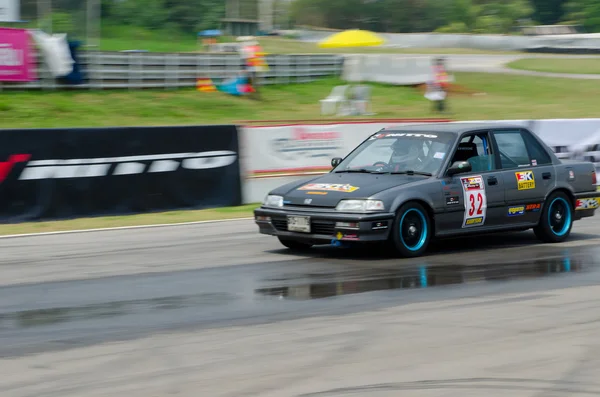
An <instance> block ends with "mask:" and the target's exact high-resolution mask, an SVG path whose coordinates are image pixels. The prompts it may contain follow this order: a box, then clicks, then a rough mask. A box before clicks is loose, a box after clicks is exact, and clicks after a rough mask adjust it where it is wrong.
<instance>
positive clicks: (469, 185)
mask: <svg viewBox="0 0 600 397" xmlns="http://www.w3.org/2000/svg"><path fill="white" fill-rule="evenodd" d="M460 180H461V182H462V185H463V188H464V189H465V190H466V191H469V190H481V189H483V188H484V184H483V178H482V177H481V176H473V177H466V178H461V179H460Z"/></svg>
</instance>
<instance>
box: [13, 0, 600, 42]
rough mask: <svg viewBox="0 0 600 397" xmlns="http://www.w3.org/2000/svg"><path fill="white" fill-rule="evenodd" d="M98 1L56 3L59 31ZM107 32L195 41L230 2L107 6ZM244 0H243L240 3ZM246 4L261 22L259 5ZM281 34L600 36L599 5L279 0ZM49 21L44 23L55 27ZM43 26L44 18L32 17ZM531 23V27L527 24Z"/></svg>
mask: <svg viewBox="0 0 600 397" xmlns="http://www.w3.org/2000/svg"><path fill="white" fill-rule="evenodd" d="M88 1H92V0H53V2H52V8H53V13H54V15H53V16H52V19H53V24H54V27H55V28H54V29H53V31H55V32H56V31H67V30H69V31H76V32H78V33H79V34H81V33H82V32H85V23H86V8H87V4H88ZM100 1H101V5H102V25H111V26H128V27H136V28H144V29H149V30H157V31H161V32H172V33H179V34H181V33H183V34H185V35H188V36H190V35H193V34H195V33H196V32H198V31H200V30H205V29H219V28H220V27H221V22H220V21H221V19H222V18H224V17H225V8H226V3H227V2H228V1H229V0H100ZM240 1H241V0H240ZM258 1H260V0H247V1H245V2H243V1H242V2H241V3H240V4H243V6H244V10H243V11H244V12H245V14H244V15H251V14H252V15H254V14H255V13H256V9H257V2H258ZM273 1H274V3H273V6H274V17H273V18H274V24H275V27H276V28H282V29H291V28H293V27H294V26H298V25H309V26H320V27H324V28H332V29H353V28H360V29H368V30H373V31H379V32H400V33H408V32H432V31H437V32H448V33H499V34H508V33H511V32H513V31H514V30H515V29H516V28H517V27H518V26H520V25H523V24H528V23H530V24H544V25H548V24H558V23H572V24H581V25H583V26H584V27H585V28H586V30H587V31H589V32H594V31H600V1H599V0H294V1H292V2H290V1H288V0H273ZM21 4H22V12H23V14H24V15H29V16H34V15H38V14H37V12H38V8H37V7H38V0H21ZM45 18H46V19H43V20H42V21H40V22H42V23H45V24H47V23H49V21H48V20H47V16H46V17H45ZM30 19H37V18H30ZM526 21H530V22H526Z"/></svg>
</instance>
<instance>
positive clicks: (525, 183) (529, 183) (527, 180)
mask: <svg viewBox="0 0 600 397" xmlns="http://www.w3.org/2000/svg"><path fill="white" fill-rule="evenodd" d="M515 176H516V177H517V189H519V190H529V189H535V179H534V177H533V171H519V172H515Z"/></svg>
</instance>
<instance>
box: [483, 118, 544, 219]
mask: <svg viewBox="0 0 600 397" xmlns="http://www.w3.org/2000/svg"><path fill="white" fill-rule="evenodd" d="M492 135H493V137H492V138H493V141H494V146H495V148H496V162H497V164H498V166H499V168H501V169H502V178H503V181H504V187H505V191H504V194H505V201H506V209H505V214H504V222H505V224H507V225H518V224H525V223H536V222H537V221H538V219H539V217H540V214H541V209H542V204H543V202H544V199H545V197H546V195H547V193H548V192H549V191H550V190H551V189H552V187H553V186H554V185H555V183H556V175H555V170H554V166H553V165H552V160H551V158H550V156H548V153H546V151H545V150H544V148H543V147H541V145H540V144H539V143H538V142H537V140H536V139H535V138H534V137H533V136H532V135H531V132H529V131H527V130H523V129H512V130H508V129H498V130H494V131H492Z"/></svg>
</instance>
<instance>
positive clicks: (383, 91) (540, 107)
mask: <svg viewBox="0 0 600 397" xmlns="http://www.w3.org/2000/svg"><path fill="white" fill-rule="evenodd" d="M455 76H456V82H457V84H460V85H461V86H463V87H466V88H468V89H470V90H474V91H477V92H481V93H485V95H480V96H474V95H467V94H451V95H450V99H449V108H450V110H451V112H452V115H451V117H453V118H455V119H458V120H474V119H482V120H483V119H488V120H489V119H512V118H514V119H520V118H548V117H552V118H557V117H558V118H572V117H596V116H597V106H596V103H595V101H590V100H589V98H590V97H591V98H593V97H595V96H596V95H597V92H598V89H597V84H596V83H592V84H590V82H589V81H584V80H575V79H561V78H545V77H535V78H532V77H529V76H516V75H493V74H487V73H457V74H456V75H455ZM337 84H342V82H341V81H339V80H337V79H334V78H330V79H324V80H320V81H317V82H313V83H304V84H290V85H277V86H265V87H262V89H261V91H262V97H263V101H253V100H251V99H248V98H239V97H233V96H229V95H227V94H223V93H203V92H198V91H196V90H193V89H189V90H172V91H170V90H152V91H131V92H130V91H102V92H97V91H96V92H89V91H77V92H7V91H5V92H0V119H1V120H2V128H53V127H99V126H135V125H148V126H151V125H184V124H206V123H234V122H240V121H243V120H289V119H295V120H306V119H320V118H322V117H321V116H320V107H319V99H322V98H325V97H326V96H327V95H328V94H329V92H330V91H331V89H332V88H333V87H334V86H335V85H337ZM370 85H371V86H372V88H373V97H372V107H373V111H374V112H376V113H377V114H376V117H379V118H405V117H409V118H415V117H431V116H433V115H434V114H433V113H432V111H431V105H430V103H429V101H427V100H426V99H425V98H424V97H423V94H422V92H420V91H419V90H417V89H416V88H412V87H395V86H386V85H379V84H370ZM556 93H560V95H556ZM588 95H589V96H588Z"/></svg>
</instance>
